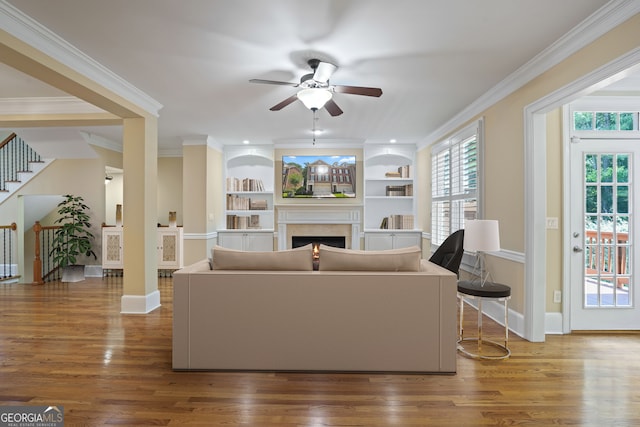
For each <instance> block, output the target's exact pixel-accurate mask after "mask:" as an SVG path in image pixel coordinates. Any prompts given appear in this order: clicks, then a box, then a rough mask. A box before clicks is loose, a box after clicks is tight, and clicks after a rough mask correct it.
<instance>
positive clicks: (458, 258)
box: [429, 230, 464, 274]
mask: <svg viewBox="0 0 640 427" xmlns="http://www.w3.org/2000/svg"><path fill="white" fill-rule="evenodd" d="M463 243H464V230H458V231H456V232H454V233H453V234H451V235H450V236H449V237H447V238H446V239H445V240H444V242H442V244H441V245H440V247H439V248H438V249H437V250H436V251H435V252H434V253H433V255H431V258H429V261H431V262H432V263H434V264H438V265H439V266H441V267H444V268H446V269H447V270H449V271H452V272H454V273H456V274H458V272H459V270H460V263H461V262H462V255H463V254H464V244H463Z"/></svg>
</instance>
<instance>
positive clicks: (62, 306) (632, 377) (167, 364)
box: [0, 278, 640, 427]
mask: <svg viewBox="0 0 640 427" xmlns="http://www.w3.org/2000/svg"><path fill="white" fill-rule="evenodd" d="M160 292H161V300H162V307H161V308H159V309H157V310H155V311H154V312H152V313H150V314H148V315H121V314H120V313H119V310H120V296H121V279H120V278H105V279H102V280H101V279H88V280H86V281H84V282H80V283H73V284H60V283H53V284H46V285H44V286H33V285H15V284H14V285H10V284H0V405H1V406H5V405H60V406H63V407H64V413H65V426H76V425H87V426H102V425H124V426H143V425H158V426H178V425H180V426H182V425H203V426H214V425H225V426H234V425H242V426H476V425H482V426H486V425H494V426H495V425H503V426H504V425H539V426H548V425H578V426H598V427H602V426H632V425H640V387H639V386H640V357H639V354H640V336H639V335H637V334H620V335H615V334H592V335H590V334H579V335H566V336H548V337H547V341H546V342H545V343H529V342H527V341H524V340H522V339H519V338H518V337H516V336H513V335H512V341H511V350H512V356H511V358H510V359H508V360H503V361H478V360H472V359H468V358H466V357H464V356H461V355H459V356H458V372H457V374H456V375H389V374H337V373H333V374H329V373H270V372H267V373H256V372H253V373H215V372H173V371H172V370H171V316H172V303H171V298H172V295H171V279H160ZM465 315H466V316H468V320H469V322H473V321H474V320H475V317H476V312H475V311H474V310H471V309H469V310H465ZM500 332H501V329H498V328H496V325H495V324H494V323H493V322H491V321H490V320H488V319H487V320H486V321H485V333H497V334H500Z"/></svg>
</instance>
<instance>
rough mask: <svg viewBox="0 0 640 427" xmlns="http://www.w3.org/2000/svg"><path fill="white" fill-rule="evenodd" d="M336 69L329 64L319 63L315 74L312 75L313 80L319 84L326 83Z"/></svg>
mask: <svg viewBox="0 0 640 427" xmlns="http://www.w3.org/2000/svg"><path fill="white" fill-rule="evenodd" d="M337 69H338V67H337V66H335V65H333V64H331V63H329V62H319V63H318V66H317V67H316V69H315V72H314V73H313V80H315V81H317V82H320V83H326V82H328V81H329V79H330V78H331V76H332V75H333V72H334V71H336V70H337Z"/></svg>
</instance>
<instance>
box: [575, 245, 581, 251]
mask: <svg viewBox="0 0 640 427" xmlns="http://www.w3.org/2000/svg"><path fill="white" fill-rule="evenodd" d="M573 252H582V248H581V247H580V246H574V247H573Z"/></svg>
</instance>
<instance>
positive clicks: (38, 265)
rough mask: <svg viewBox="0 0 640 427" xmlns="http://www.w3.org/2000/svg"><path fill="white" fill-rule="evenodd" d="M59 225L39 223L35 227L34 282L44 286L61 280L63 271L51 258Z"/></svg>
mask: <svg viewBox="0 0 640 427" xmlns="http://www.w3.org/2000/svg"><path fill="white" fill-rule="evenodd" d="M58 228H60V226H59V225H48V226H43V225H41V224H40V222H39V221H36V223H35V224H34V226H33V231H34V233H35V258H34V259H33V282H34V283H35V284H37V285H43V284H44V283H45V282H51V281H54V280H60V278H61V277H62V271H61V270H62V269H61V268H60V266H59V265H57V264H56V263H54V262H53V257H51V256H49V253H50V252H51V248H52V247H53V237H54V235H55V233H56V230H57V229H58Z"/></svg>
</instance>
